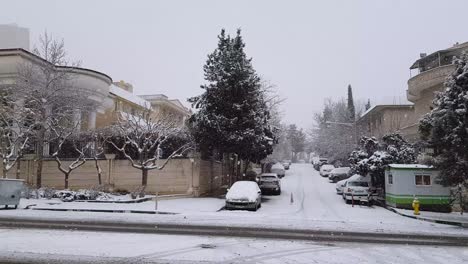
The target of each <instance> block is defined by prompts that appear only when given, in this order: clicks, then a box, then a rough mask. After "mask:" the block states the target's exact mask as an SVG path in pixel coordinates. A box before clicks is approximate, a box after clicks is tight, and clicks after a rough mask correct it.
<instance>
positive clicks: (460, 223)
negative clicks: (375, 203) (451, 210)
mask: <svg viewBox="0 0 468 264" xmlns="http://www.w3.org/2000/svg"><path fill="white" fill-rule="evenodd" d="M385 208H386V209H387V210H389V211H391V212H394V213H396V214H399V215H401V216H404V217H408V218H412V219H417V220H421V221H426V222H431V223H437V224H443V225H453V226H459V227H464V228H468V223H464V222H458V221H452V220H441V219H433V218H427V217H424V216H420V215H409V214H405V213H402V212H399V211H398V210H395V209H394V208H392V207H385Z"/></svg>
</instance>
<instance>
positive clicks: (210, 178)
mask: <svg viewBox="0 0 468 264" xmlns="http://www.w3.org/2000/svg"><path fill="white" fill-rule="evenodd" d="M71 162H72V161H64V162H63V166H64V167H66V166H68V165H69V164H70V163H71ZM160 162H161V163H162V162H164V161H160ZM98 163H99V165H100V167H101V170H102V183H103V184H109V185H111V186H113V187H114V189H115V190H117V189H120V190H128V191H131V190H133V189H135V188H137V187H138V186H140V185H141V171H140V170H138V169H135V168H133V167H132V166H131V164H130V162H129V161H127V160H114V159H107V160H104V159H103V160H99V161H98ZM0 167H1V165H0ZM36 168H37V162H36V161H34V160H33V159H23V160H21V162H20V166H19V169H20V170H19V171H18V170H17V167H15V168H12V169H11V170H10V172H9V174H8V176H9V178H16V177H17V175H18V178H20V179H24V180H25V181H26V182H27V183H28V184H31V185H36V176H35V175H36ZM222 179H223V169H222V164H221V163H220V162H217V161H205V160H200V159H173V160H170V161H169V162H168V163H167V165H166V166H165V167H164V169H163V170H151V171H149V172H148V185H147V188H146V190H147V192H149V193H156V192H158V193H159V194H189V195H190V194H193V195H194V196H199V195H203V194H207V193H212V192H216V191H217V190H219V188H220V186H221V185H222V182H223V181H222ZM96 185H98V177H97V170H96V165H95V162H94V160H90V161H87V162H86V163H85V164H84V165H83V166H81V167H80V168H78V169H76V170H74V171H73V172H72V173H71V174H70V179H69V187H70V188H71V189H79V188H90V187H92V186H96ZM42 186H47V187H53V188H64V175H63V174H62V173H61V172H60V171H59V170H58V168H57V163H56V162H55V161H54V160H45V161H44V163H43V170H42Z"/></svg>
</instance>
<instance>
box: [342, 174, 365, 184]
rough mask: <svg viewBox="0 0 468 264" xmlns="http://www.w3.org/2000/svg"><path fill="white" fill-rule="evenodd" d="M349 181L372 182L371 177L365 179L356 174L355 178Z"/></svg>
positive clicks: (350, 178) (352, 177)
mask: <svg viewBox="0 0 468 264" xmlns="http://www.w3.org/2000/svg"><path fill="white" fill-rule="evenodd" d="M347 181H365V182H368V181H370V179H369V177H365V176H362V175H359V174H354V175H353V176H351V177H349V178H348V179H347Z"/></svg>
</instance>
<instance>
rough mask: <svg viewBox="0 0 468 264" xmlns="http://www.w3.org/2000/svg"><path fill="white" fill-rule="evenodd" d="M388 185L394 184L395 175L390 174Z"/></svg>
mask: <svg viewBox="0 0 468 264" xmlns="http://www.w3.org/2000/svg"><path fill="white" fill-rule="evenodd" d="M388 184H393V175H392V174H391V173H389V174H388Z"/></svg>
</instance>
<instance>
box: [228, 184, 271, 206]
mask: <svg viewBox="0 0 468 264" xmlns="http://www.w3.org/2000/svg"><path fill="white" fill-rule="evenodd" d="M261 206H262V191H261V190H260V187H258V184H257V183H256V182H253V181H238V182H235V183H234V184H233V185H232V186H231V188H230V189H229V191H228V192H227V194H226V205H225V207H224V208H225V209H228V210H230V209H248V210H252V211H257V209H258V208H260V207H261Z"/></svg>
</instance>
